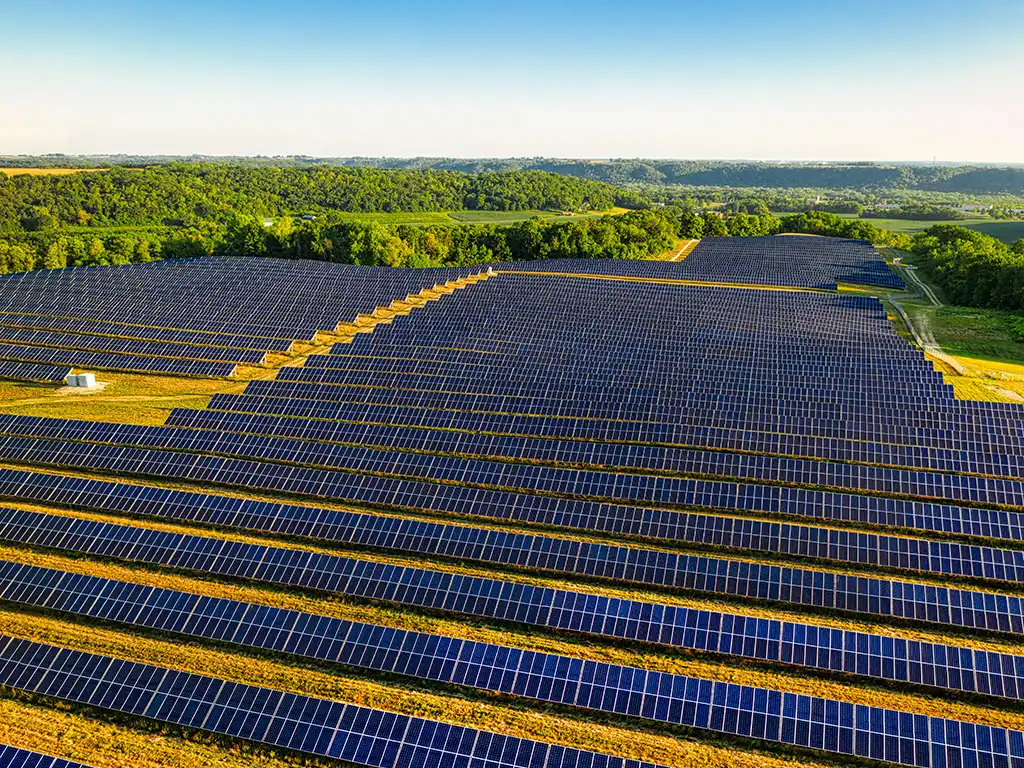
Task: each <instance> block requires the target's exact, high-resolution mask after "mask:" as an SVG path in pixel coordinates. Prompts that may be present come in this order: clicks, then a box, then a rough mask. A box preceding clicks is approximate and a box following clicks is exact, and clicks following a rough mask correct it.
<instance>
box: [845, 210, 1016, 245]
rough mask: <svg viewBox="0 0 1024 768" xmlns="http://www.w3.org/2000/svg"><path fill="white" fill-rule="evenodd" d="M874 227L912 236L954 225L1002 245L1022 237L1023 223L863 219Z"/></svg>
mask: <svg viewBox="0 0 1024 768" xmlns="http://www.w3.org/2000/svg"><path fill="white" fill-rule="evenodd" d="M840 215H841V216H842V217H843V218H844V219H856V218H859V217H858V216H855V215H854V214H840ZM864 221H867V222H869V223H870V224H873V225H874V226H876V227H881V228H882V229H887V230H889V231H890V232H897V233H899V232H905V233H906V234H910V235H914V234H917V233H918V232H924V231H925V230H926V229H928V228H929V227H932V226H935V225H936V224H954V225H957V226H961V227H967V228H968V229H975V230H977V231H978V232H981V233H983V234H986V235H990V236H991V237H995V238H997V239H999V240H1002V241H1003V242H1004V243H1015V242H1016V241H1017V240H1020V239H1021V238H1022V237H1024V221H998V220H994V219H989V218H966V219H948V220H946V221H912V220H909V219H873V218H872V219H864Z"/></svg>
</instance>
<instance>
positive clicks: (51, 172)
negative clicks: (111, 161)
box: [0, 168, 110, 176]
mask: <svg viewBox="0 0 1024 768" xmlns="http://www.w3.org/2000/svg"><path fill="white" fill-rule="evenodd" d="M108 170H110V169H109V168H0V173H3V174H6V175H7V176H67V175H68V174H70V173H97V172H101V171H108Z"/></svg>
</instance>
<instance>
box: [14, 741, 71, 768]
mask: <svg viewBox="0 0 1024 768" xmlns="http://www.w3.org/2000/svg"><path fill="white" fill-rule="evenodd" d="M0 765H2V766H5V768H89V766H87V765H85V764H84V763H76V762H73V761H71V760H64V759H63V758H59V757H50V756H49V755H41V754H39V753H38V752H29V751H27V750H24V749H18V748H17V747H8V746H6V745H3V744H0Z"/></svg>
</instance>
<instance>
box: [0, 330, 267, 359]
mask: <svg viewBox="0 0 1024 768" xmlns="http://www.w3.org/2000/svg"><path fill="white" fill-rule="evenodd" d="M0 344H4V345H5V346H7V345H11V344H18V345H22V344H24V345H28V346H30V347H42V348H46V349H50V348H57V349H61V350H81V351H83V352H114V353H117V354H121V355H138V356H141V357H159V358H174V359H182V360H203V361H207V362H231V363H248V364H250V365H262V364H263V363H265V362H266V357H267V355H266V353H265V352H259V351H256V350H244V349H229V348H221V347H206V346H196V345H192V344H170V343H164V342H153V341H136V340H132V339H117V338H112V337H110V336H86V335H83V334H76V333H53V332H50V331H30V330H23V329H10V330H5V329H3V328H0Z"/></svg>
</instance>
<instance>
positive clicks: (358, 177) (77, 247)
mask: <svg viewBox="0 0 1024 768" xmlns="http://www.w3.org/2000/svg"><path fill="white" fill-rule="evenodd" d="M613 205H619V206H623V207H629V208H632V209H633V210H630V211H628V212H626V213H621V214H619V215H602V216H594V217H591V218H586V217H583V218H562V217H558V218H548V219H540V218H533V219H529V220H526V221H518V222H516V223H505V224H501V223H481V224H467V223H462V224H460V223H456V222H454V221H453V222H452V223H451V224H424V223H418V224H406V223H399V222H401V219H400V218H399V219H397V220H392V219H389V218H388V217H383V218H382V219H381V220H374V219H372V218H370V217H367V218H358V217H355V218H354V217H353V216H352V213H353V212H355V213H392V212H413V213H415V212H428V211H453V210H454V211H466V210H470V211H517V210H518V211H523V210H526V211H532V210H536V209H549V210H552V209H554V210H563V211H575V212H586V211H595V210H602V209H607V208H610V207H612V206H613ZM833 207H834V208H838V209H840V210H841V212H843V213H849V212H854V213H856V212H857V211H848V210H846V209H845V206H844V205H841V204H834V206H833ZM910 210H911V211H917V212H919V215H922V216H924V215H929V214H930V209H929V207H928V205H927V204H925V203H922V204H921V205H920V207H919V208H917V209H914V208H911V209H910ZM954 231H955V232H961V234H958V235H957V236H956V237H954V236H953V235H951V234H950V233H951V232H954ZM778 232H803V233H811V234H821V235H831V236H836V237H850V238H856V239H864V240H869V241H872V242H875V243H879V244H885V245H894V246H896V247H900V248H909V247H911V244H912V243H911V239H910V237H909V236H908V235H906V234H892V233H889V232H887V231H885V230H882V229H879V228H878V227H875V226H873V225H872V224H871V222H870V220H869V219H863V218H855V219H851V218H843V217H841V216H839V215H836V213H832V212H829V211H825V210H806V209H805V210H804V211H803V212H799V213H794V214H791V215H785V216H782V217H779V216H777V215H775V214H773V213H771V212H770V206H769V205H768V202H767V201H766V200H765V199H763V198H762V197H758V196H752V197H744V198H739V199H736V200H733V201H732V202H730V203H727V204H718V205H717V206H716V207H715V208H714V209H708V208H706V207H702V206H701V205H700V204H698V203H697V202H695V201H694V200H693V199H692V198H686V197H683V198H677V197H674V196H672V197H669V198H668V199H667V201H666V200H661V201H651V200H649V199H647V198H645V197H644V196H642V195H640V194H638V193H636V192H631V191H628V190H624V189H621V188H618V187H614V186H612V185H609V184H605V183H602V182H597V181H591V180H585V179H577V178H571V177H566V176H559V175H557V174H553V173H543V172H538V171H507V170H503V171H497V172H493V173H491V172H487V173H481V174H478V175H470V174H465V173H460V172H455V171H437V170H423V171H420V170H404V169H403V170H387V169H375V168H326V167H320V166H316V167H308V168H276V167H241V166H228V165H223V164H182V163H178V164H167V165H160V166H154V167H151V168H144V169H129V168H114V169H111V170H108V171H98V172H84V173H74V174H66V175H14V176H11V177H6V176H4V175H0V273H2V272H16V271H24V270H29V269H53V268H59V267H64V266H68V265H70V266H89V265H107V264H129V263H139V262H146V261H152V260H154V259H163V258H177V257H190V256H205V255H210V254H219V255H248V256H253V255H255V256H260V255H262V256H277V257H283V258H313V259H322V260H328V261H335V262H343V263H350V264H363V265H386V266H396V267H398V266H442V265H468V264H481V263H487V262H499V261H517V260H528V259H540V258H560V257H576V258H617V259H636V258H644V257H648V256H652V255H656V254H659V253H663V252H666V251H668V250H670V249H671V248H673V247H674V245H675V243H676V242H678V241H679V240H680V239H688V238H701V237H725V236H735V237H743V236H757V235H771V234H776V233H778ZM962 232H968V230H962V231H961V230H959V229H958V228H953V229H949V228H946V229H941V228H937V229H933V230H929V233H928V236H927V237H921V238H919V239H918V250H919V252H920V253H922V255H928V254H933V255H934V264H935V270H936V274H937V275H938V277H937V279H938V280H939V282H940V284H944V283H943V280H951V281H953V282H952V283H951V288H950V292H951V298H952V299H953V300H955V301H959V300H962V298H963V296H964V295H965V294H964V292H965V291H966V290H967V289H966V288H963V287H962V286H961V283H964V284H969V285H970V286H972V288H971V290H973V291H974V292H975V293H974V295H973V296H972V300H976V301H982V302H984V303H987V304H988V303H990V304H993V305H995V306H1014V307H1017V308H1020V306H1021V304H1020V303H1018V304H1014V301H1018V302H1021V301H1022V300H1020V299H1013V298H1011V297H1012V296H1020V295H1024V288H1012V287H1009V286H1014V285H1017V284H1016V283H1014V282H1013V281H1012V280H1010V281H1006V280H1003V277H1005V276H1004V275H1002V273H1001V272H999V270H1001V269H1004V268H1010V267H1013V268H1015V269H1018V271H1019V269H1020V267H1019V263H1018V262H1019V261H1020V260H1021V257H1020V256H1019V254H1017V253H1016V252H1014V251H1013V250H1012V249H1011V248H1010V247H1009V246H1002V245H1001V244H998V247H997V245H993V243H998V241H994V240H992V238H989V237H986V236H984V235H981V234H979V233H976V232H971V233H970V235H969V236H967V235H962ZM961 250H962V251H963V253H964V254H966V255H965V256H963V257H960V256H956V254H958V253H960V251H961ZM1018 251H1019V248H1018ZM929 258H931V257H929ZM975 273H978V274H979V275H981V277H979V280H975V279H974V277H973V275H974V274H975ZM1014 274H1016V273H1014ZM963 275H967V277H966V278H965V277H963ZM1016 279H1017V278H1016V277H1014V278H1013V280H1016ZM957 281H959V282H957ZM979 281H980V282H979ZM979 285H980V286H982V287H978V286H979ZM990 294H991V295H990Z"/></svg>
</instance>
